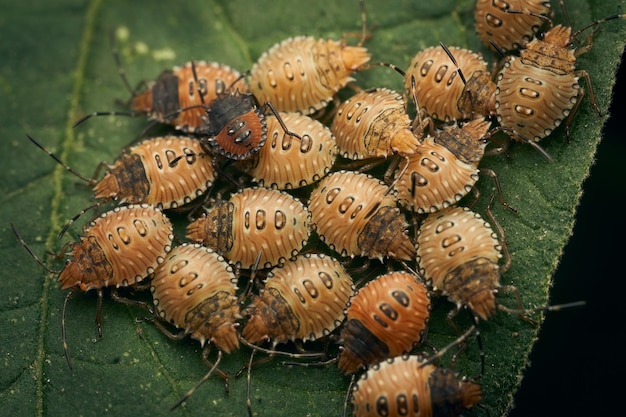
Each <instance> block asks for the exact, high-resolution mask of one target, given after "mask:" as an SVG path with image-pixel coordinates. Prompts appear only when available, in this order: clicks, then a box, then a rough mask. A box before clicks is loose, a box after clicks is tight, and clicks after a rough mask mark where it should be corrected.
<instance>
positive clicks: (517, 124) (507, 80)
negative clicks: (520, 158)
mask: <svg viewBox="0 0 626 417" xmlns="http://www.w3.org/2000/svg"><path fill="white" fill-rule="evenodd" d="M625 17H626V15H614V16H610V17H607V18H604V19H600V20H597V21H595V22H593V23H591V24H590V25H587V26H585V27H583V28H582V29H580V30H578V31H577V32H575V33H572V28H570V27H565V26H562V25H557V26H554V27H552V28H550V29H549V30H548V31H547V32H546V33H545V34H544V35H543V37H541V39H540V38H535V39H533V40H532V41H531V42H529V43H528V44H527V45H525V47H524V48H522V49H521V50H520V53H519V57H515V56H510V57H508V58H507V60H506V61H505V63H504V67H503V68H502V70H501V71H500V73H499V74H498V77H497V88H496V112H497V118H498V122H499V123H500V127H499V128H497V129H494V132H493V133H495V132H496V131H498V130H501V131H504V132H505V133H507V134H509V136H510V137H511V138H513V139H514V140H517V141H520V142H525V143H532V142H539V141H540V140H542V139H543V138H545V137H546V136H549V135H550V134H551V133H552V131H553V130H554V129H556V128H557V127H558V126H560V125H561V123H564V126H565V129H566V135H567V137H569V126H570V123H571V122H572V119H573V116H574V114H575V113H576V110H577V109H578V106H579V105H580V102H581V100H582V98H583V95H584V93H585V92H584V90H583V88H582V87H581V86H580V84H579V82H578V81H579V79H580V78H581V77H582V78H584V79H585V81H586V84H587V89H588V94H589V100H590V101H591V104H592V106H593V107H594V109H595V110H596V112H597V113H598V114H599V115H601V114H602V112H601V110H600V108H599V107H598V104H597V103H596V99H595V94H594V92H593V88H592V84H591V78H590V76H589V73H588V72H587V71H585V70H576V58H577V57H578V56H579V55H581V54H583V53H585V52H587V51H588V50H589V49H590V48H591V46H592V43H591V40H592V36H593V35H595V33H596V32H595V31H594V32H593V33H592V34H591V36H590V37H589V38H588V40H589V41H588V43H587V44H586V45H584V46H583V47H580V48H578V49H574V48H572V47H571V45H572V41H573V40H574V39H576V38H577V37H578V36H579V35H580V34H581V33H582V32H583V31H585V30H587V29H589V28H592V27H595V28H596V29H594V30H597V28H598V26H599V25H600V24H601V23H603V22H605V21H608V20H613V19H622V18H625Z"/></svg>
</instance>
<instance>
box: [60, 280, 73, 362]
mask: <svg viewBox="0 0 626 417" xmlns="http://www.w3.org/2000/svg"><path fill="white" fill-rule="evenodd" d="M73 293H74V291H72V290H70V291H69V292H68V293H67V295H66V296H65V300H64V301H63V310H61V340H62V341H63V353H64V354H65V361H66V362H67V366H68V367H69V368H70V370H71V369H72V359H71V358H70V349H69V346H68V344H67V330H66V326H65V311H66V310H67V303H68V301H69V300H70V298H71V297H72V294H73Z"/></svg>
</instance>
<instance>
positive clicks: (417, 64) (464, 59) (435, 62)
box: [404, 46, 487, 122]
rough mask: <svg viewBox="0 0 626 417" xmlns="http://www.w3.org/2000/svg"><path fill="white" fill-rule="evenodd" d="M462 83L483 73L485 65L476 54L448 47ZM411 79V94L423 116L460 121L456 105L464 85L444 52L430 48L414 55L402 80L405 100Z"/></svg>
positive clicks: (461, 117) (461, 116)
mask: <svg viewBox="0 0 626 417" xmlns="http://www.w3.org/2000/svg"><path fill="white" fill-rule="evenodd" d="M448 49H449V50H450V52H451V53H452V55H453V56H454V59H455V60H456V61H457V63H458V66H459V68H461V71H462V72H463V74H464V76H465V78H466V80H469V79H470V78H471V76H472V75H473V74H474V73H475V72H477V71H486V69H487V63H486V62H485V61H484V60H483V58H482V56H481V55H480V54H478V53H476V52H472V51H469V50H467V49H463V48H457V47H449V48H448ZM411 76H414V77H415V95H416V96H417V102H418V103H419V106H420V108H421V109H423V110H424V112H425V114H426V115H428V116H430V117H432V118H434V119H438V120H442V121H446V122H448V121H454V120H459V119H464V118H466V117H467V116H468V115H466V114H463V113H462V112H461V111H460V110H459V107H458V105H457V102H458V101H459V99H460V98H461V96H462V94H463V91H464V89H465V84H464V83H463V80H462V79H461V77H460V76H459V73H458V71H457V67H456V66H455V65H454V63H453V62H452V60H451V59H450V57H449V56H448V54H447V53H446V51H445V50H444V49H443V48H441V47H439V46H438V47H430V48H427V49H424V50H423V51H421V52H419V53H418V54H416V55H415V56H414V57H413V59H412V60H411V63H410V64H409V68H408V69H407V71H406V76H405V79H404V88H405V89H406V92H407V94H409V97H410V96H411V94H412V81H411Z"/></svg>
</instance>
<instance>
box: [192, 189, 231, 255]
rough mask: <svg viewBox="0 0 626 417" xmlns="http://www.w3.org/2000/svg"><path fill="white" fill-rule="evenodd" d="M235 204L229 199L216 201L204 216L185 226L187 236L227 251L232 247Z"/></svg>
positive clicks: (224, 251) (218, 249) (222, 251)
mask: <svg viewBox="0 0 626 417" xmlns="http://www.w3.org/2000/svg"><path fill="white" fill-rule="evenodd" d="M234 212H235V205H234V204H233V203H232V202H230V201H216V202H215V203H214V205H213V207H212V208H211V211H209V212H208V213H207V214H206V215H205V216H203V217H201V218H199V219H198V220H196V221H194V222H193V223H191V224H190V225H189V226H187V237H188V238H189V239H192V240H194V241H196V242H201V243H203V244H204V245H206V246H208V247H210V248H213V249H215V250H216V251H217V252H218V253H227V252H230V250H231V249H232V248H233V243H234V236H233V216H234Z"/></svg>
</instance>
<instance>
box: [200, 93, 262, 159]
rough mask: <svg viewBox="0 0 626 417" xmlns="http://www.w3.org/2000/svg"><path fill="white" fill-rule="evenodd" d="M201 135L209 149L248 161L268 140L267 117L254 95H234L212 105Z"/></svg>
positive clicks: (220, 99)
mask: <svg viewBox="0 0 626 417" xmlns="http://www.w3.org/2000/svg"><path fill="white" fill-rule="evenodd" d="M205 120H206V123H205V126H204V128H203V129H202V131H201V133H202V134H203V135H206V136H207V137H206V139H204V141H205V143H206V145H207V146H208V147H209V148H210V149H212V150H214V151H216V152H217V153H219V154H221V155H224V156H226V157H227V158H230V159H236V160H240V159H246V158H249V157H250V156H252V155H253V154H255V153H257V152H258V151H259V149H260V148H261V147H262V146H263V145H264V144H265V141H266V139H267V125H266V121H265V115H263V113H262V112H261V111H260V109H259V108H258V107H257V105H256V99H255V98H254V96H252V95H251V94H240V93H239V92H235V93H233V94H228V95H225V96H223V97H219V98H218V99H216V100H214V101H212V102H211V103H210V104H209V106H208V108H207V112H206V119H205Z"/></svg>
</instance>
